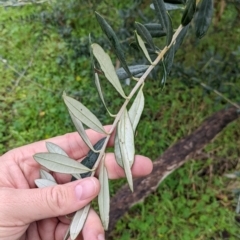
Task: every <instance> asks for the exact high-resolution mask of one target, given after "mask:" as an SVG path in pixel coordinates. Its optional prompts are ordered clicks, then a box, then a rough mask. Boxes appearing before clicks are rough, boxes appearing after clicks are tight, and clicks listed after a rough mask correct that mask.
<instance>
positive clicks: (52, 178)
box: [40, 169, 56, 183]
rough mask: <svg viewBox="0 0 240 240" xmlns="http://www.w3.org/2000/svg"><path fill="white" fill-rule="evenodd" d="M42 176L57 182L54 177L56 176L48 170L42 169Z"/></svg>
mask: <svg viewBox="0 0 240 240" xmlns="http://www.w3.org/2000/svg"><path fill="white" fill-rule="evenodd" d="M40 178H41V179H47V180H49V181H52V182H55V183H56V180H55V179H54V177H53V176H52V174H50V173H48V172H47V171H45V170H43V169H40Z"/></svg>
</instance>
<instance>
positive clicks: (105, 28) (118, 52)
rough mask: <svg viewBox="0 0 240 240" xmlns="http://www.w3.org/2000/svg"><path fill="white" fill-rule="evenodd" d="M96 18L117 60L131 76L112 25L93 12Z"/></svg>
mask: <svg viewBox="0 0 240 240" xmlns="http://www.w3.org/2000/svg"><path fill="white" fill-rule="evenodd" d="M95 15H96V18H97V21H98V23H99V24H100V26H101V28H102V30H103V32H104V33H105V35H106V36H107V38H108V40H109V41H110V43H111V45H112V48H113V51H114V53H115V54H116V55H117V57H118V60H119V61H120V63H121V64H122V66H123V68H124V69H125V71H126V72H127V73H128V74H129V77H131V73H130V71H129V69H128V65H127V63H126V60H125V57H124V54H123V49H122V47H121V44H120V42H119V40H118V38H117V35H116V34H115V32H114V31H113V29H112V27H111V26H110V25H109V24H108V23H107V21H106V20H105V19H104V18H103V17H102V16H101V15H100V14H99V13H97V12H95Z"/></svg>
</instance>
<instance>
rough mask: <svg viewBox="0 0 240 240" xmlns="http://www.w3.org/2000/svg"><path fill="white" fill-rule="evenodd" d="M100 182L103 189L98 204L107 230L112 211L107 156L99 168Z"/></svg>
mask: <svg viewBox="0 0 240 240" xmlns="http://www.w3.org/2000/svg"><path fill="white" fill-rule="evenodd" d="M99 182H100V184H101V189H100V192H99V194H98V206H99V212H100V217H101V220H102V224H103V227H104V229H105V230H107V229H108V224H109V211H110V193H109V184H108V174H107V170H106V167H105V156H104V157H103V159H102V161H101V165H100V169H99Z"/></svg>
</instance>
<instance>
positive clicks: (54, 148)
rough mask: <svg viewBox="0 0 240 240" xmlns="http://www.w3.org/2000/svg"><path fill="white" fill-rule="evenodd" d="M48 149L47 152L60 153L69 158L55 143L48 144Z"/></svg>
mask: <svg viewBox="0 0 240 240" xmlns="http://www.w3.org/2000/svg"><path fill="white" fill-rule="evenodd" d="M46 147H47V150H48V151H49V152H51V153H58V154H61V155H64V156H67V157H68V155H67V153H66V152H65V151H64V150H63V149H62V148H61V147H59V146H58V145H56V144H54V143H51V142H46Z"/></svg>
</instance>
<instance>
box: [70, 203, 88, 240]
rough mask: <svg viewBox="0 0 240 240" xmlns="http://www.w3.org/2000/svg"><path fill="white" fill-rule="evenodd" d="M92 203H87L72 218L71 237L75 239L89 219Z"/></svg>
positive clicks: (72, 239)
mask: <svg viewBox="0 0 240 240" xmlns="http://www.w3.org/2000/svg"><path fill="white" fill-rule="evenodd" d="M90 205H91V204H90V203H89V204H88V205H86V206H85V207H84V208H82V209H80V210H78V211H77V212H76V213H75V215H74V217H73V219H72V222H71V225H70V237H71V240H75V239H76V238H77V237H78V235H79V234H80V232H81V230H82V228H83V226H84V223H85V221H86V219H87V216H88V212H89V209H90Z"/></svg>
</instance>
